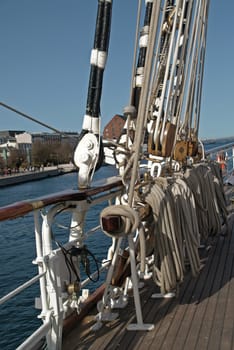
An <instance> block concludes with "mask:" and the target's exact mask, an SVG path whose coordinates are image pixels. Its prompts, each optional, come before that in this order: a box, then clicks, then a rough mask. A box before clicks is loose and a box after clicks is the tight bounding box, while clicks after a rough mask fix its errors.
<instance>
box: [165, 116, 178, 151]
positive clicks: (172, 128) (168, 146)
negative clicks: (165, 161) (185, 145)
mask: <svg viewBox="0 0 234 350" xmlns="http://www.w3.org/2000/svg"><path fill="white" fill-rule="evenodd" d="M175 134H176V125H174V124H172V123H171V122H169V121H167V122H166V127H165V130H164V133H163V141H162V156H163V157H170V155H171V152H172V147H173V145H174V141H175Z"/></svg>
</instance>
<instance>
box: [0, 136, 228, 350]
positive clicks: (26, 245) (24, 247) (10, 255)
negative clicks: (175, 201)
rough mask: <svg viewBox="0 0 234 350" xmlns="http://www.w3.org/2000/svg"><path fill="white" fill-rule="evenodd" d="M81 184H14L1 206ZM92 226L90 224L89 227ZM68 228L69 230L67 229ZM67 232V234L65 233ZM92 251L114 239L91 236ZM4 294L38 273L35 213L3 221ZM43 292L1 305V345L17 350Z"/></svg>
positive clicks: (0, 261) (64, 180)
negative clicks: (36, 297)
mask: <svg viewBox="0 0 234 350" xmlns="http://www.w3.org/2000/svg"><path fill="white" fill-rule="evenodd" d="M226 141H227V140H222V141H219V142H218V141H217V140H212V141H210V142H209V143H206V145H205V148H206V149H210V148H214V147H217V146H219V145H220V144H221V143H226ZM231 141H233V140H230V141H229V142H231ZM115 174H117V171H116V169H115V168H113V167H111V166H106V167H102V168H101V169H100V170H99V171H98V172H97V173H96V174H95V178H96V179H100V178H104V177H108V176H113V175H115ZM76 188H77V174H76V173H69V174H66V175H63V176H58V177H53V178H47V179H44V180H40V181H34V182H28V183H25V184H21V185H17V186H10V187H6V188H2V189H1V190H0V206H4V205H7V204H10V203H14V202H18V201H21V200H27V199H31V198H37V197H40V196H43V195H46V194H48V193H55V192H59V191H63V190H66V189H68V190H69V189H76ZM105 205H106V204H102V205H99V207H96V208H93V209H92V211H91V213H90V214H89V216H88V220H87V221H88V225H90V227H91V226H96V225H98V222H99V212H100V210H101V209H102V207H104V206H105ZM59 224H60V223H59V222H58V225H57V226H56V227H55V228H54V229H53V230H54V231H53V233H54V235H55V237H56V239H57V240H58V241H59V242H61V243H63V242H64V241H66V240H67V238H68V232H69V227H68V226H69V218H68V217H64V218H62V224H63V226H66V225H67V235H66V229H65V230H64V229H63V230H62V229H61V228H60V226H59ZM87 228H88V227H87ZM64 232H65V233H64ZM64 234H65V236H66V237H64ZM90 240H91V241H92V242H90V243H91V244H92V249H93V250H92V253H94V254H95V256H96V258H97V259H98V260H102V259H103V258H105V255H103V252H104V251H106V247H108V246H109V243H110V239H109V238H108V237H106V236H105V235H104V234H102V233H101V232H98V233H95V235H94V237H92V238H90ZM0 242H1V244H0V266H1V268H0V297H2V296H4V295H5V294H7V293H9V292H10V291H11V290H13V289H14V288H16V287H17V286H19V285H20V284H22V283H24V282H25V281H27V280H28V279H30V278H32V277H33V276H34V275H36V274H37V266H36V265H34V264H32V261H33V260H34V259H35V256H36V255H35V243H34V224H33V216H32V214H27V215H26V216H24V217H23V218H19V219H17V220H12V221H8V222H1V223H0ZM35 296H39V288H38V285H37V284H36V285H34V286H32V287H30V288H28V289H26V290H25V291H24V292H23V293H21V294H20V295H18V296H16V297H14V298H13V299H12V300H10V301H8V302H6V303H5V304H4V305H2V306H0V349H1V350H14V349H16V348H17V346H18V345H19V344H21V343H22V341H23V340H24V339H25V338H26V337H28V336H29V335H30V334H31V333H32V332H33V331H34V330H36V328H37V327H38V326H40V324H41V321H40V320H39V319H38V318H37V315H38V314H39V313H40V310H36V309H35V308H34V298H35Z"/></svg>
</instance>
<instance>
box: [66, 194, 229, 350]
mask: <svg viewBox="0 0 234 350" xmlns="http://www.w3.org/2000/svg"><path fill="white" fill-rule="evenodd" d="M230 195H231V196H232V189H231V188H229V193H228V197H230ZM232 211H233V208H232V204H230V200H229V230H228V232H227V233H226V234H224V233H225V231H223V234H221V235H218V236H217V237H216V238H213V239H211V242H210V245H209V249H207V248H206V249H203V250H202V251H201V254H202V257H201V259H202V265H203V267H202V270H201V272H200V274H199V276H197V277H196V278H193V277H191V275H190V273H188V274H187V275H186V278H185V280H184V282H183V284H182V285H181V286H180V288H179V291H178V295H177V297H176V298H173V299H152V298H151V295H152V293H155V291H156V287H155V284H153V283H152V281H148V282H147V285H146V286H145V287H144V288H143V289H142V290H141V292H140V295H141V303H142V310H143V320H144V322H145V323H152V324H154V329H153V330H151V331H144V332H143V331H127V330H126V326H127V325H128V324H129V323H132V322H135V310H134V302H133V297H130V300H129V304H128V306H127V307H126V308H125V309H123V310H119V317H118V318H117V319H116V320H115V321H112V322H109V323H106V324H105V325H104V326H103V327H102V328H101V329H100V330H99V331H97V332H92V331H90V327H91V326H92V325H93V324H94V322H95V320H94V316H95V314H96V313H97V311H96V309H94V310H93V314H92V315H89V316H87V317H85V318H84V319H83V321H82V323H80V325H79V327H78V328H75V329H73V330H72V331H71V333H69V335H67V336H66V338H65V339H64V343H63V349H69V350H74V349H79V350H86V349H90V350H92V349H93V350H94V349H95V350H96V349H99V350H104V349H106V350H107V349H108V350H115V349H121V350H124V349H126V350H127V349H128V350H130V349H134V350H136V349H138V350H142V349H144V350H145V349H154V350H155V349H157V350H158V349H164V350H166V349H168V350H172V349H174V350H181V349H184V350H186V349H189V350H192V349H199V350H203V349H212V350H215V349H221V350H226V349H234V332H233V330H234V297H233V295H234V225H233V222H234V215H233V212H232Z"/></svg>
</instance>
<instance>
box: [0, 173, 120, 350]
mask: <svg viewBox="0 0 234 350" xmlns="http://www.w3.org/2000/svg"><path fill="white" fill-rule="evenodd" d="M122 191H123V185H122V181H121V179H120V177H117V176H116V177H112V178H108V179H107V180H102V181H99V182H96V183H94V184H93V186H92V187H90V188H88V189H84V190H69V191H63V192H59V193H55V194H51V195H48V196H44V197H41V198H37V199H35V200H27V201H22V202H17V203H14V204H11V205H8V206H5V207H1V208H0V221H5V220H13V219H17V218H21V217H23V216H25V215H26V214H28V213H30V212H33V215H34V231H35V244H36V259H35V260H34V261H33V263H34V264H37V265H38V275H36V276H34V277H33V278H31V279H29V280H28V281H27V282H25V283H23V284H22V285H20V286H18V287H17V288H15V289H14V290H13V291H11V292H10V293H8V294H7V295H5V296H3V297H2V298H1V299H0V304H3V303H5V302H6V301H8V300H11V299H12V298H13V297H14V296H16V295H17V294H19V293H21V292H22V291H23V290H25V289H26V288H28V287H30V286H32V285H33V284H35V283H37V282H38V281H39V283H40V298H39V299H37V300H36V304H37V305H39V306H40V308H41V313H40V315H39V316H38V318H41V319H42V321H43V324H42V325H41V326H40V327H39V328H38V329H37V330H36V331H35V332H33V334H32V335H31V336H30V337H29V338H27V339H26V340H25V341H24V342H23V343H22V344H21V345H20V346H19V347H18V348H17V349H18V350H19V349H20V350H23V349H25V350H26V349H27V350H30V349H36V348H37V346H38V344H39V343H40V342H44V341H45V339H46V343H47V347H48V348H49V349H51V350H59V349H61V347H62V332H63V323H64V318H65V316H71V314H72V312H74V310H75V312H76V313H79V311H80V310H79V309H80V306H81V307H82V303H83V302H84V297H85V296H87V295H88V293H87V290H85V293H84V294H82V295H80V293H81V292H82V290H81V289H83V288H84V287H86V286H87V284H88V283H89V282H90V278H91V279H92V280H94V279H95V278H96V277H97V276H99V275H100V274H101V273H106V271H107V267H108V266H109V264H110V261H108V259H106V258H107V255H108V247H109V245H110V244H111V241H110V242H109V243H108V245H107V247H106V253H107V254H106V256H104V260H103V263H102V265H101V267H99V269H98V270H97V271H94V272H93V273H90V274H89V276H88V278H86V277H84V275H81V271H80V264H81V256H80V255H79V254H77V256H74V257H70V259H71V260H72V264H74V265H75V271H74V270H69V269H68V265H69V264H68V263H67V261H66V260H67V259H68V257H66V253H67V252H68V251H69V250H70V249H73V250H74V249H77V251H79V249H82V247H84V246H85V244H86V240H88V239H89V238H90V237H91V236H92V235H93V234H95V233H96V232H97V231H98V230H100V225H97V226H95V227H91V228H85V221H86V214H87V212H88V211H90V210H91V207H96V206H103V207H104V206H106V205H108V203H109V204H112V203H113V202H114V201H115V200H116V198H117V197H119V196H121V194H122ZM99 209H100V208H99ZM100 210H101V209H100ZM60 214H64V215H69V217H68V218H67V220H68V223H69V224H68V226H69V228H70V229H68V230H67V229H66V231H65V232H66V233H67V232H69V234H68V236H69V237H66V238H64V237H63V240H65V242H63V243H62V244H60V243H58V242H56V244H58V245H57V246H56V245H55V240H54V230H55V229H54V227H53V225H55V224H56V223H55V220H57V219H58V217H59V215H60ZM62 220H65V219H64V217H63V218H62ZM69 220H70V221H69ZM61 226H63V225H61ZM60 230H61V231H62V229H61V228H60ZM62 232H63V231H62ZM62 232H60V237H61V235H62ZM87 247H88V245H87ZM88 248H89V247H88ZM90 249H91V248H90ZM104 254H105V253H104ZM70 263H71V261H70ZM97 267H98V266H97ZM77 277H80V280H79V281H77ZM76 282H79V283H78V284H79V286H78V289H79V290H76V288H77V283H76ZM69 288H70V289H71V290H72V291H71V292H70V291H68V289H69ZM95 288H96V287H95Z"/></svg>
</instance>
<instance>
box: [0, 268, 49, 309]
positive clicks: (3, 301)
mask: <svg viewBox="0 0 234 350" xmlns="http://www.w3.org/2000/svg"><path fill="white" fill-rule="evenodd" d="M44 275H45V272H43V273H41V274H39V275H36V276H34V277H33V278H31V279H30V280H29V281H27V282H25V283H24V284H22V285H20V286H19V287H18V288H16V289H14V290H13V291H12V292H10V293H8V294H6V295H5V296H4V297H2V298H1V299H0V305H1V304H3V303H5V302H6V301H7V300H9V299H11V298H13V297H14V296H15V295H17V294H19V293H20V292H22V291H23V290H24V289H26V288H28V287H30V286H32V285H33V284H34V283H35V282H37V281H38V280H39V279H40V278H41V277H43V276H44Z"/></svg>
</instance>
